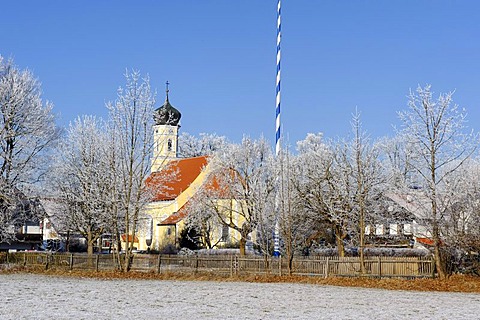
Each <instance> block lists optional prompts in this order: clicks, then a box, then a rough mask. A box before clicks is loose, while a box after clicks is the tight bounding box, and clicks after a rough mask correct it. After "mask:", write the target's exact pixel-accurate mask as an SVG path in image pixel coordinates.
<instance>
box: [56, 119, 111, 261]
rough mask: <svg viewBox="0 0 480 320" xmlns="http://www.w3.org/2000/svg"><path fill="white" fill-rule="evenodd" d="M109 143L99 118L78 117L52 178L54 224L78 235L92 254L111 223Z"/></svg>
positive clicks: (63, 145)
mask: <svg viewBox="0 0 480 320" xmlns="http://www.w3.org/2000/svg"><path fill="white" fill-rule="evenodd" d="M109 142H110V141H109V137H108V136H107V132H106V131H105V125H104V123H103V122H102V121H100V120H97V119H96V118H95V117H91V116H84V117H82V118H78V119H77V120H75V122H74V123H73V124H71V125H70V128H69V130H68V132H67V135H66V137H65V138H64V139H63V141H62V142H61V143H60V146H59V150H58V156H57V159H56V161H55V166H54V171H53V172H52V177H51V180H52V186H53V188H54V190H55V194H56V199H57V202H58V204H59V205H60V206H59V209H61V210H57V212H56V215H55V217H53V219H54V220H55V221H56V222H57V225H56V227H57V228H59V227H60V228H61V226H63V227H64V228H65V229H66V230H58V231H73V232H75V233H79V234H81V235H82V236H83V237H84V238H85V240H86V242H87V252H88V254H93V250H94V246H95V244H96V242H97V240H98V239H99V238H100V236H101V235H102V234H103V233H104V232H105V231H106V230H108V227H109V226H110V225H111V222H112V220H111V216H109V215H108V213H109V210H108V205H109V202H110V193H111V188H112V185H111V183H110V182H111V181H110V179H109V176H110V174H111V172H110V170H111V168H110V166H109V159H108V148H109ZM109 231H110V230H109Z"/></svg>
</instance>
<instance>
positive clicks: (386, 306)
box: [0, 274, 480, 320]
mask: <svg viewBox="0 0 480 320" xmlns="http://www.w3.org/2000/svg"><path fill="white" fill-rule="evenodd" d="M0 299H1V301H2V302H3V303H1V304H0V319H2V320H3V319H56V320H58V319H89V320H91V319H480V295H479V294H463V293H439V292H411V291H408V292H407V291H388V290H377V289H362V288H343V287H332V286H319V285H308V284H291V283H269V284H265V283H241V282H200V281H198V282H191V281H161V280H96V279H79V278H68V277H53V276H42V275H30V274H11V275H0Z"/></svg>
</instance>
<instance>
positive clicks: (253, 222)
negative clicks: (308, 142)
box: [191, 137, 275, 255]
mask: <svg viewBox="0 0 480 320" xmlns="http://www.w3.org/2000/svg"><path fill="white" fill-rule="evenodd" d="M272 161H273V155H272V152H271V148H270V147H269V145H268V143H267V141H265V140H264V139H259V140H252V139H250V138H247V137H245V138H243V140H242V143H241V144H231V145H229V146H228V147H227V148H225V149H222V150H221V151H219V152H216V153H215V154H214V155H213V157H212V160H211V163H210V168H211V170H210V171H209V172H208V175H207V178H206V181H207V184H206V185H205V186H204V188H202V189H201V190H200V191H199V192H198V193H197V195H196V196H195V197H194V198H193V199H192V201H191V202H192V205H194V206H198V209H197V210H192V213H193V214H203V215H204V216H203V218H196V219H195V220H196V221H202V220H204V218H207V217H209V218H210V219H215V220H216V222H217V223H218V224H220V225H221V226H225V227H228V228H230V229H233V230H236V231H237V232H238V233H239V234H240V241H239V242H240V243H239V244H240V254H242V255H244V254H245V245H246V243H247V240H248V239H249V238H250V236H251V233H252V231H254V230H255V229H256V228H257V226H258V223H259V220H260V218H261V217H262V216H264V215H266V214H269V213H271V211H272V203H273V202H272V198H273V190H274V183H275V176H274V174H273V173H272V171H271V170H269V168H271V163H272Z"/></svg>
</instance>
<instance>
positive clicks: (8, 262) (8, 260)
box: [7, 251, 10, 266]
mask: <svg viewBox="0 0 480 320" xmlns="http://www.w3.org/2000/svg"><path fill="white" fill-rule="evenodd" d="M8 255H9V253H8V251H7V266H8V265H9V264H10V259H9V257H8Z"/></svg>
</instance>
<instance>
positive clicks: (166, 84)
mask: <svg viewBox="0 0 480 320" xmlns="http://www.w3.org/2000/svg"><path fill="white" fill-rule="evenodd" d="M169 84H170V82H168V80H167V82H165V87H166V90H165V92H166V93H167V101H168V92H169V91H170V90H168V85H169Z"/></svg>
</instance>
